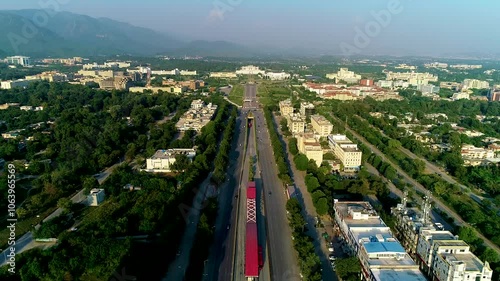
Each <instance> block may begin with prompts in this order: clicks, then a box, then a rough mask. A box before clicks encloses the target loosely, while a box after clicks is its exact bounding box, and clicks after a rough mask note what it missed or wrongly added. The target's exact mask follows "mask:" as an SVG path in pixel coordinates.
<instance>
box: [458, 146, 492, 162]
mask: <svg viewBox="0 0 500 281" xmlns="http://www.w3.org/2000/svg"><path fill="white" fill-rule="evenodd" d="M460 155H461V156H462V159H463V160H464V165H465V166H477V165H480V164H482V163H483V162H484V160H487V159H493V158H494V157H495V151H493V150H490V149H485V148H481V147H475V146H473V145H463V146H462V149H461V150H460Z"/></svg>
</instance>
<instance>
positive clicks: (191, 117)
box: [175, 100, 217, 132]
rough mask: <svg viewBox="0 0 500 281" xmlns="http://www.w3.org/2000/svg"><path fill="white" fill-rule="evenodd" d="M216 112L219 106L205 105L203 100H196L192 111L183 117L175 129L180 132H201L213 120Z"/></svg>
mask: <svg viewBox="0 0 500 281" xmlns="http://www.w3.org/2000/svg"><path fill="white" fill-rule="evenodd" d="M216 110H217V105H212V103H209V104H208V105H205V104H204V103H203V102H202V101H201V100H195V101H193V102H192V103H191V109H189V110H188V111H186V113H184V114H183V115H182V117H181V118H180V119H179V121H178V122H177V124H176V125H175V127H176V128H177V129H178V130H179V131H188V130H195V131H197V132H200V131H201V129H202V128H203V127H204V126H205V125H207V124H208V122H210V120H212V118H213V116H214V115H215V112H216Z"/></svg>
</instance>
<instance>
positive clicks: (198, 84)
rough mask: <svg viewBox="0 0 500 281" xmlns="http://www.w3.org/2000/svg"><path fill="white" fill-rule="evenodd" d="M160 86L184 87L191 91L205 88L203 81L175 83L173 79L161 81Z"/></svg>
mask: <svg viewBox="0 0 500 281" xmlns="http://www.w3.org/2000/svg"><path fill="white" fill-rule="evenodd" d="M162 86H180V87H186V88H188V89H190V90H192V91H196V90H198V89H199V88H201V87H205V81H203V80H189V81H175V80H173V79H167V80H163V81H162Z"/></svg>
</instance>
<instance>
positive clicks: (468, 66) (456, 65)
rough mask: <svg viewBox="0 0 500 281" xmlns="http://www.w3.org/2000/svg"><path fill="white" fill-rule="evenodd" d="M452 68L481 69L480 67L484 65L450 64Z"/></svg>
mask: <svg viewBox="0 0 500 281" xmlns="http://www.w3.org/2000/svg"><path fill="white" fill-rule="evenodd" d="M450 68H455V69H480V68H483V66H482V65H480V64H454V65H450Z"/></svg>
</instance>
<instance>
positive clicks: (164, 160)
mask: <svg viewBox="0 0 500 281" xmlns="http://www.w3.org/2000/svg"><path fill="white" fill-rule="evenodd" d="M177 155H186V157H187V158H188V159H189V160H190V161H192V160H193V159H194V157H195V156H196V148H174V149H167V150H158V151H156V153H155V154H154V155H153V156H151V158H148V159H146V169H145V170H144V171H146V172H152V173H168V172H171V171H172V165H173V164H174V163H175V161H176V156H177Z"/></svg>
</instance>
